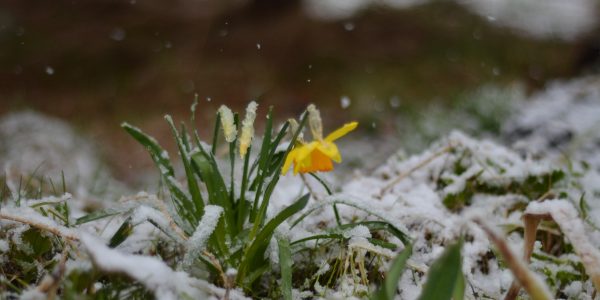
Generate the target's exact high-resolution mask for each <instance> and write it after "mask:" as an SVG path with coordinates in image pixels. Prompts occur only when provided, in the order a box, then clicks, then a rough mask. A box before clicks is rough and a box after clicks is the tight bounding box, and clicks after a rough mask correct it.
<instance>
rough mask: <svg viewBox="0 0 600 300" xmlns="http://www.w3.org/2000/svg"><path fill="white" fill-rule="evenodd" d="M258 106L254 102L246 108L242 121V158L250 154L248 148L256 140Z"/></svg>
mask: <svg viewBox="0 0 600 300" xmlns="http://www.w3.org/2000/svg"><path fill="white" fill-rule="evenodd" d="M257 107H258V104H257V103H256V102H254V101H252V102H250V103H249V104H248V107H246V116H245V117H244V121H242V133H241V134H240V156H241V157H242V158H243V157H244V156H245V155H246V153H247V152H248V147H250V144H251V143H252V139H253V138H254V120H255V119H256V108H257Z"/></svg>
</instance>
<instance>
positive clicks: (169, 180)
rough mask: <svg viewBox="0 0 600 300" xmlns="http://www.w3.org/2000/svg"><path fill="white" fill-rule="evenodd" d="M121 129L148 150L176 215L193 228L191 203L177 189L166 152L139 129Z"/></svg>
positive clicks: (128, 126)
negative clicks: (165, 186) (168, 193)
mask: <svg viewBox="0 0 600 300" xmlns="http://www.w3.org/2000/svg"><path fill="white" fill-rule="evenodd" d="M121 127H123V129H125V131H127V133H129V134H130V135H131V136H132V137H133V138H134V139H135V140H137V141H138V142H139V143H140V144H142V146H144V147H146V150H148V153H150V157H151V158H152V160H153V161H154V163H155V164H156V166H157V167H158V169H159V170H160V175H161V178H162V180H163V181H164V182H165V184H166V185H167V187H168V188H169V192H170V193H171V198H172V200H173V204H174V206H175V210H176V211H177V214H178V215H179V216H181V217H182V219H184V220H185V221H186V222H188V225H189V226H188V227H189V228H193V227H194V225H195V224H196V223H197V220H196V218H195V216H194V214H193V206H192V204H191V203H192V202H191V200H190V199H189V198H188V196H187V195H186V194H185V193H184V192H183V191H182V190H181V189H180V188H179V185H178V184H177V182H175V177H174V176H175V171H174V169H173V166H172V165H171V162H170V161H169V157H168V155H165V154H166V153H167V152H166V151H165V150H164V149H163V148H162V147H161V146H160V145H159V144H158V142H157V141H156V140H155V139H154V138H152V137H151V136H149V135H147V134H145V133H144V132H142V131H141V130H140V129H139V128H136V127H134V126H131V125H129V124H127V123H123V124H122V125H121ZM184 228H185V227H184ZM188 233H190V232H188Z"/></svg>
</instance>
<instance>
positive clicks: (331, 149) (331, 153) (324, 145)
mask: <svg viewBox="0 0 600 300" xmlns="http://www.w3.org/2000/svg"><path fill="white" fill-rule="evenodd" d="M317 149H318V151H320V152H321V153H323V154H325V155H326V156H327V157H329V158H330V159H333V161H335V162H336V163H340V162H342V156H341V155H340V151H339V150H338V147H337V146H336V144H334V143H332V142H329V141H327V140H325V141H322V142H320V143H318V144H317Z"/></svg>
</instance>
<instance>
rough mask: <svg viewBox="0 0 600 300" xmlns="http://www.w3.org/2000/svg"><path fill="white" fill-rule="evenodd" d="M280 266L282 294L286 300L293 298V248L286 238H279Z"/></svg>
mask: <svg viewBox="0 0 600 300" xmlns="http://www.w3.org/2000/svg"><path fill="white" fill-rule="evenodd" d="M277 244H278V245H279V267H280V269H281V294H282V295H283V299H284V300H292V264H293V261H292V250H291V249H290V242H289V241H288V240H287V239H286V238H278V239H277Z"/></svg>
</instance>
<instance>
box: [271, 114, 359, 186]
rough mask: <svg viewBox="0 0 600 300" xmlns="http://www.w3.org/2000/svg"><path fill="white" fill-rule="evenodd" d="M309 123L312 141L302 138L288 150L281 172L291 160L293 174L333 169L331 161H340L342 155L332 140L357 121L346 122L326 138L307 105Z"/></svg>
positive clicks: (319, 121)
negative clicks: (305, 140)
mask: <svg viewBox="0 0 600 300" xmlns="http://www.w3.org/2000/svg"><path fill="white" fill-rule="evenodd" d="M308 111H309V114H310V115H309V124H310V127H311V130H312V132H313V136H314V138H315V140H314V141H312V142H310V143H306V142H304V141H302V140H300V141H298V144H297V145H296V146H295V147H294V149H292V151H290V153H289V154H288V156H287V157H286V159H285V163H284V165H283V168H282V169H281V173H282V174H285V173H287V171H288V169H289V168H290V166H291V164H292V162H293V163H294V175H296V174H298V172H300V173H310V172H317V171H321V172H328V171H331V170H333V162H332V160H333V161H335V162H336V163H340V162H341V161H342V156H341V155H340V151H339V150H338V147H337V146H336V145H335V143H334V141H335V140H337V139H339V138H341V137H342V136H344V135H346V134H347V133H348V132H350V131H352V130H354V129H355V128H356V126H358V123H357V122H351V123H347V124H345V125H344V126H342V127H340V128H338V129H337V130H335V131H334V132H332V133H331V134H329V135H328V136H327V137H326V138H324V139H323V138H322V133H321V131H322V129H321V128H322V127H321V118H320V116H319V114H318V110H316V109H315V108H314V106H312V107H311V106H309V109H308Z"/></svg>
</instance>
